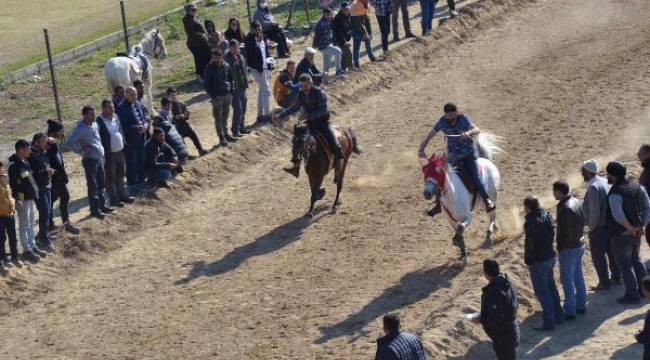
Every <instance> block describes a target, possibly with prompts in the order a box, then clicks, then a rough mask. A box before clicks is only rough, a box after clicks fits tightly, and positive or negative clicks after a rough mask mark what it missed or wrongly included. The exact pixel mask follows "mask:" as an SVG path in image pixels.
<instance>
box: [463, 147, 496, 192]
mask: <svg viewBox="0 0 650 360" xmlns="http://www.w3.org/2000/svg"><path fill="white" fill-rule="evenodd" d="M462 162H463V163H464V164H465V169H466V170H467V174H468V175H469V178H470V179H471V180H472V182H473V183H474V184H475V185H476V188H477V189H478V193H479V194H481V197H482V198H483V200H487V199H489V198H490V195H489V194H488V193H487V191H485V186H484V185H483V182H482V181H481V177H480V176H479V174H478V162H477V160H476V156H474V154H471V155H467V156H466V157H464V158H463V159H462Z"/></svg>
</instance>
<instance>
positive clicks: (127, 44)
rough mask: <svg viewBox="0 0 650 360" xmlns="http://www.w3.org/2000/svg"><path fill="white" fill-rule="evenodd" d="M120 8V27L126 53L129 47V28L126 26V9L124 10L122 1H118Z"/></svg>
mask: <svg viewBox="0 0 650 360" xmlns="http://www.w3.org/2000/svg"><path fill="white" fill-rule="evenodd" d="M120 10H121V12H122V29H123V30H124V41H126V52H127V53H128V52H129V50H130V49H131V47H130V46H129V30H128V29H127V28H126V11H124V1H122V0H121V1H120Z"/></svg>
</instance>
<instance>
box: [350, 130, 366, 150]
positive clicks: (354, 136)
mask: <svg viewBox="0 0 650 360" xmlns="http://www.w3.org/2000/svg"><path fill="white" fill-rule="evenodd" d="M349 131H350V137H351V138H352V152H353V153H355V154H357V155H361V154H363V146H361V144H359V139H358V138H357V134H356V133H355V131H354V130H352V129H349Z"/></svg>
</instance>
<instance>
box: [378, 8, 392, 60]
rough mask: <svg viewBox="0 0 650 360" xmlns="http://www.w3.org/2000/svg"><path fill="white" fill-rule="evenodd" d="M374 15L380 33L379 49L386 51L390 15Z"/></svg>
mask: <svg viewBox="0 0 650 360" xmlns="http://www.w3.org/2000/svg"><path fill="white" fill-rule="evenodd" d="M376 17H377V23H378V24H379V33H380V34H381V49H382V50H383V51H384V52H386V51H388V35H390V15H387V16H379V15H376Z"/></svg>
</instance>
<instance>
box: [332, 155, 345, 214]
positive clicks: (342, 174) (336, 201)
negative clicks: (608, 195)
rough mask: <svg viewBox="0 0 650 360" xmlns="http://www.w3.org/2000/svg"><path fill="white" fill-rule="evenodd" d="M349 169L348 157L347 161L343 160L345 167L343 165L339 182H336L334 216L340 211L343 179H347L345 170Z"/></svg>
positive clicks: (333, 205)
mask: <svg viewBox="0 0 650 360" xmlns="http://www.w3.org/2000/svg"><path fill="white" fill-rule="evenodd" d="M346 155H347V154H346ZM348 156H349V155H348ZM347 167H348V157H347V156H346V157H345V159H344V160H343V165H341V174H340V176H339V178H338V181H337V182H336V198H335V199H334V204H332V214H336V213H337V212H338V211H339V206H340V201H339V197H340V196H341V190H342V189H343V178H344V177H345V169H346V168H347Z"/></svg>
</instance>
